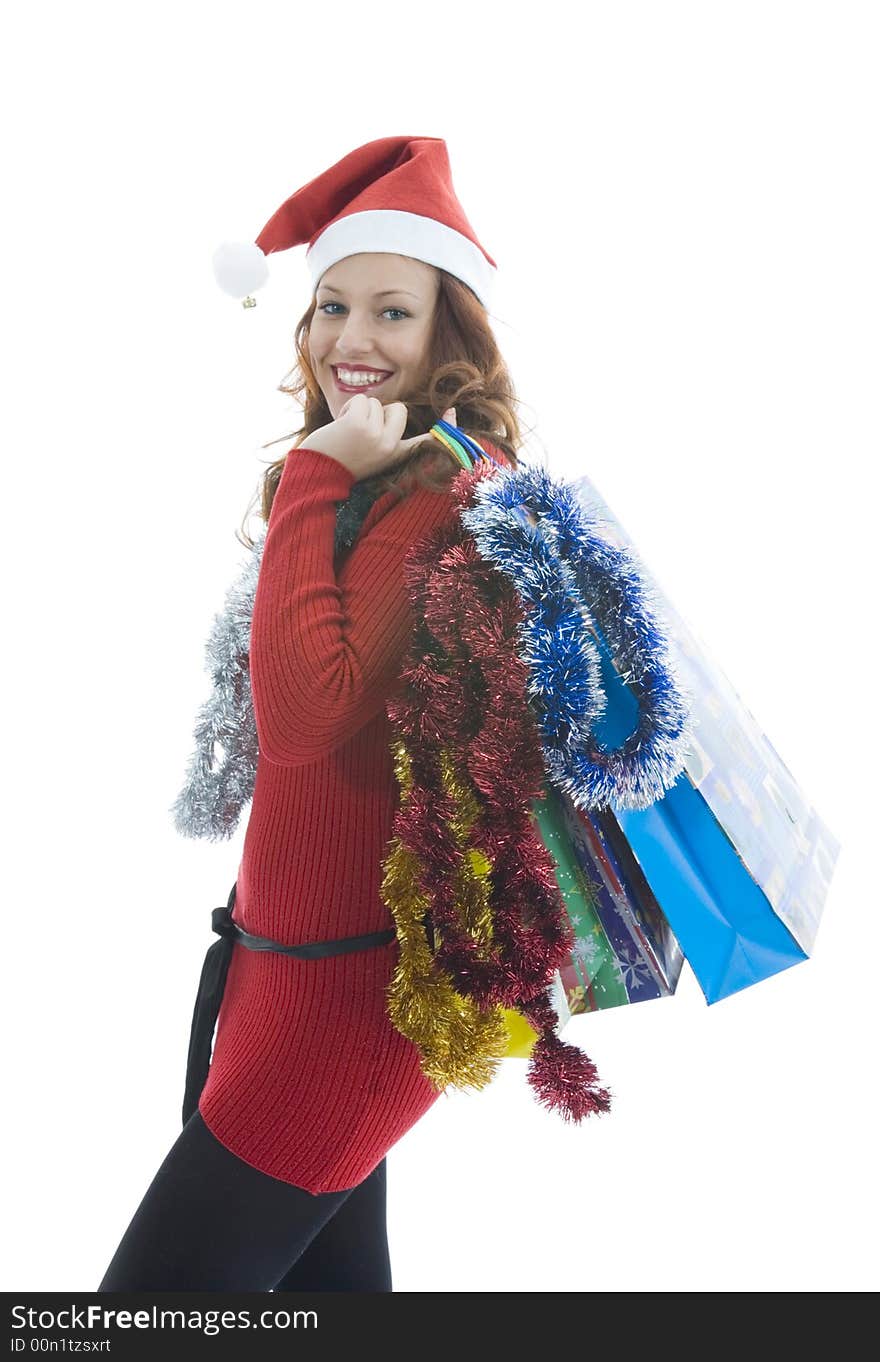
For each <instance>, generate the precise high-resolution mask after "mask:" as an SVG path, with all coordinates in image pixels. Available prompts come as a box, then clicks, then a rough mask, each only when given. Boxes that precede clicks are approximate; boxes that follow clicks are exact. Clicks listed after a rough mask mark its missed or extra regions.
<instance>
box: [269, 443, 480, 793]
mask: <svg viewBox="0 0 880 1362" xmlns="http://www.w3.org/2000/svg"><path fill="white" fill-rule="evenodd" d="M354 481H355V479H354V475H353V474H352V473H351V472H350V471H349V470H348V469H347V468H345V467H344V466H343V465H342V464H341V463H339V462H338V460H336V459H334V458H332V457H331V456H330V455H329V454H324V453H322V452H321V451H319V450H312V449H309V448H308V446H307V445H304V446H302V447H301V448H299V449H294V450H291V451H290V453H288V455H287V458H286V461H285V464H284V468H283V470H282V473H281V478H280V481H279V484H278V487H277V489H276V492H275V497H274V499H273V502H272V510H271V513H270V516H269V524H268V526H267V529H266V539H265V543H264V546H263V556H262V561H261V564H260V573H259V577H258V580H257V589H256V595H255V599H254V610H253V616H252V621H251V643H250V673H251V685H252V690H253V702H254V716H255V719H256V725H257V737H258V741H259V747H260V752H261V754H262V755H263V756H264V757H266V758H267V759H268V760H269V761H272V762H275V763H276V764H278V765H282V766H303V765H306V764H307V763H309V762H314V761H318V760H320V759H321V758H322V757H325V756H326V755H327V754H328V753H329V752H332V751H333V749H334V748H336V747H338V746H339V745H340V744H341V743H344V742H346V741H347V740H348V739H349V738H351V737H352V736H353V735H354V734H355V733H356V732H357V731H358V730H359V729H360V728H362V727H363V726H364V724H366V723H368V722H369V721H370V720H371V719H373V718H374V717H375V716H376V715H377V714H378V713H379V712H380V711H381V710H382V709H383V708H384V705H385V702H386V699H387V698H388V696H389V694H390V693H391V692H392V691H393V690H394V689H395V687H396V685H397V682H398V680H399V676H400V669H401V667H402V664H403V659H404V656H405V653H406V648H407V645H408V642H409V640H410V637H411V631H412V628H413V624H414V621H413V618H412V611H411V608H410V604H409V599H408V596H407V593H406V589H405V586H404V581H403V560H404V558H405V556H406V553H407V552H408V550H409V549H410V547H411V546H412V544H413V543H414V542H415V541H416V540H417V539H420V538H422V537H423V536H424V535H426V534H428V533H430V531H431V530H432V529H434V528H435V527H436V526H438V525H440V524H441V523H443V522H444V521H446V520H448V519H449V518H450V517H451V516H452V515H454V514H455V505H454V503H453V501H452V498H451V497H450V495H449V493H448V492H430V491H427V490H426V489H422V488H419V489H417V490H416V491H414V492H411V493H410V494H409V495H408V496H407V497H406V498H405V499H404V500H403V501H401V502H400V503H399V504H398V505H395V506H393V507H392V508H391V509H390V510H389V511H388V512H387V513H386V514H385V515H384V516H383V517H382V519H381V520H380V521H379V522H378V523H377V524H376V525H375V526H374V527H373V529H372V530H371V531H370V532H369V534H368V535H367V536H366V538H365V539H364V540H363V541H358V542H356V544H355V548H354V550H353V551H352V553H351V555H350V556H349V558H348V560H347V562H346V563H345V565H344V567H343V568H342V570H341V572H340V575H339V580H338V581H337V578H336V574H335V571H334V537H335V528H336V502H338V501H341V500H343V499H344V498H345V497H347V496H348V494H349V492H350V490H351V487H352V485H353V483H354Z"/></svg>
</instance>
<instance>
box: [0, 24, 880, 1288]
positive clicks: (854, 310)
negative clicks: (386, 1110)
mask: <svg viewBox="0 0 880 1362" xmlns="http://www.w3.org/2000/svg"><path fill="white" fill-rule="evenodd" d="M529 12H530V13H531V15H532V18H531V20H530V21H529V20H527V19H526V17H525V14H526V10H525V9H522V10H521V9H519V8H518V7H515V6H514V7H509V6H507V5H501V4H486V5H482V6H479V5H474V4H472V3H469V4H457V3H446V4H444V5H443V6H442V7H439V8H438V7H436V6H433V7H430V6H429V7H427V9H425V10H424V11H420V10H419V9H418V7H415V6H413V5H412V4H410V3H407V4H405V5H401V4H398V3H393V2H392V3H384V4H383V5H382V6H378V7H377V6H369V5H367V6H364V5H350V4H346V3H336V4H334V5H333V6H332V7H331V6H317V7H299V6H294V5H291V4H289V3H286V4H262V5H260V4H254V5H252V6H251V7H250V13H249V14H248V13H246V11H245V8H244V6H242V5H229V4H222V3H221V4H218V3H214V4H212V5H210V6H209V5H207V4H186V3H182V4H181V3H176V4H174V5H171V4H168V3H162V4H153V5H150V6H145V7H137V8H135V7H133V6H128V5H121V6H119V5H111V4H103V5H102V4H95V3H85V4H78V5H74V6H62V5H60V4H44V5H41V6H38V7H31V8H24V7H19V8H18V10H17V13H16V17H15V19H14V21H13V22H12V25H11V28H7V39H8V45H7V53H6V72H5V75H4V82H3V87H2V95H0V97H2V100H3V105H4V108H3V114H4V126H5V131H6V134H7V152H6V157H5V160H6V165H5V171H4V180H5V188H6V190H7V210H6V216H5V219H4V222H3V233H4V236H5V237H6V238H7V241H6V245H5V251H4V255H5V264H6V267H5V271H4V288H3V293H4V299H3V322H4V327H3V330H4V349H5V361H4V366H3V367H4V371H5V374H4V376H5V378H6V379H7V380H8V392H7V397H6V400H5V401H4V403H3V407H2V419H3V424H4V427H5V429H4V431H3V436H4V440H3V444H4V456H5V457H4V460H3V468H4V506H5V512H6V514H5V517H4V519H5V526H4V535H3V549H4V553H5V557H6V565H5V583H6V603H5V607H4V608H5V615H6V621H7V624H6V641H7V664H6V680H7V683H8V687H9V689H8V691H7V701H6V704H5V706H4V735H3V736H4V743H3V749H4V750H3V755H4V761H5V766H6V772H7V776H6V781H5V787H6V788H5V794H6V805H7V807H6V817H5V829H6V833H7V838H8V840H7V854H6V857H5V866H4V868H5V877H4V879H5V884H4V888H5V904H4V908H5V914H4V916H5V922H6V926H5V931H4V942H3V944H4V963H5V967H4V970H3V995H4V996H3V1002H4V1006H5V1008H6V1012H7V1017H6V1030H5V1047H4V1048H5V1054H6V1072H7V1082H6V1091H7V1097H8V1099H9V1102H8V1106H7V1116H6V1119H5V1122H4V1128H3V1142H4V1149H3V1165H4V1172H5V1174H6V1177H7V1186H6V1188H5V1191H4V1204H5V1208H6V1209H5V1216H4V1219H5V1225H6V1236H5V1237H6V1244H5V1254H6V1261H5V1264H4V1268H3V1286H4V1287H5V1288H6V1289H19V1290H32V1291H36V1290H62V1289H64V1290H75V1289H79V1290H81V1291H87V1290H93V1289H94V1287H95V1286H96V1285H97V1283H98V1281H99V1279H100V1278H101V1276H102V1274H103V1272H104V1269H105V1268H106V1266H107V1263H108V1262H109V1259H110V1257H111V1255H112V1253H113V1251H114V1249H115V1247H116V1244H117V1243H118V1240H119V1238H120V1236H121V1235H122V1232H123V1231H124V1229H125V1227H126V1225H127V1223H128V1221H129V1219H130V1217H131V1215H132V1214H133V1212H134V1210H135V1208H136V1206H137V1203H138V1202H139V1200H140V1198H141V1196H142V1195H143V1193H144V1191H145V1190H146V1188H147V1186H148V1184H149V1182H150V1180H151V1178H152V1176H153V1174H154V1172H155V1171H156V1169H157V1167H158V1165H159V1163H160V1162H161V1160H162V1158H163V1157H164V1155H165V1153H166V1152H167V1150H168V1148H169V1147H170V1145H171V1144H172V1142H173V1141H174V1140H175V1138H176V1137H177V1134H178V1131H179V1114H180V1103H181V1098H182V1091H183V1078H184V1067H185V1057H186V1046H187V1041H188V1036H189V1025H190V1020H191V1014H192V1006H193V1000H194V996H195V989H196V985H197V981H198V976H199V971H200V969H201V964H202V959H203V956H204V952H205V951H206V949H207V947H208V945H209V944H210V942H211V941H212V940H215V939H216V938H214V937H213V936H212V935H211V934H210V930H209V927H210V911H211V909H212V908H214V907H215V906H217V905H219V904H221V903H224V902H225V901H226V897H227V894H228V891H229V888H230V886H231V884H232V881H233V879H234V878H235V872H236V868H237V865H238V858H239V855H240V849H241V842H242V838H243V834H244V821H243V822H242V825H241V827H240V829H239V831H238V833H237V835H236V837H235V839H234V840H233V841H232V842H229V843H225V844H210V843H199V842H193V841H188V840H185V839H182V838H180V837H179V836H178V835H177V834H176V833H175V831H174V829H173V827H172V824H171V820H170V816H169V813H168V809H169V806H170V804H171V803H172V801H173V799H174V797H175V795H176V793H177V791H178V788H179V786H180V783H181V780H182V777H183V773H184V768H185V764H186V760H187V758H188V756H189V753H190V751H191V743H192V738H191V735H192V722H193V718H194V715H195V712H196V709H197V708H198V706H199V705H200V704H201V703H202V701H203V700H204V699H205V698H206V696H207V693H208V687H209V680H208V677H207V674H206V673H205V671H204V669H203V663H204V653H203V649H204V640H205V638H206V636H207V633H208V629H209V627H210V624H211V621H212V618H213V615H214V612H215V611H216V610H217V609H218V608H219V607H220V605H221V603H222V599H223V595H224V593H225V590H226V587H227V585H228V583H229V582H230V581H231V580H232V578H233V577H234V575H235V574H236V572H237V571H238V566H239V564H240V562H241V561H242V554H243V552H244V550H243V549H242V548H241V547H240V546H239V545H238V543H237V542H236V540H235V537H234V531H235V527H236V526H237V525H238V524H239V522H240V519H241V516H242V514H243V512H244V510H245V507H246V505H247V502H248V500H249V498H250V496H251V494H252V492H253V491H254V489H255V488H256V486H257V482H258V479H259V477H260V474H261V472H262V470H263V469H264V468H265V466H266V464H267V463H268V462H269V461H270V460H271V459H272V458H274V457H276V456H277V454H278V453H279V452H280V450H279V448H278V447H276V448H274V449H272V450H263V449H262V448H261V445H262V444H263V443H264V442H265V441H267V440H270V439H272V438H274V437H276V436H280V435H283V434H285V433H287V432H288V431H291V430H293V429H295V428H296V426H297V425H298V424H299V422H298V418H297V409H296V408H295V407H294V406H293V405H292V404H291V403H290V402H289V400H288V399H287V398H285V397H283V396H282V395H281V394H280V393H278V392H277V387H278V384H279V383H280V382H281V381H282V379H283V377H284V375H285V374H286V373H287V371H288V369H289V367H290V365H291V363H292V360H293V353H294V352H293V344H292V333H293V327H294V324H295V322H296V320H297V319H298V318H299V316H300V315H301V313H302V311H303V310H304V308H305V306H306V304H307V302H308V297H309V285H308V279H307V273H306V266H305V263H304V259H303V250H302V248H300V249H297V250H295V251H291V252H289V253H288V254H287V255H286V256H275V257H273V260H272V283H271V285H270V286H269V287H268V288H266V289H264V290H262V292H261V293H260V295H259V303H258V306H257V307H256V308H254V309H252V310H250V311H245V310H243V309H242V308H241V307H240V306H239V304H238V303H236V302H235V301H234V300H232V299H230V298H228V297H227V296H225V295H223V294H221V293H220V291H219V290H218V289H217V287H216V285H215V283H214V280H213V276H212V273H211V255H212V252H213V250H214V248H215V246H216V245H217V244H218V242H219V241H221V240H224V239H233V240H234V239H239V240H247V239H251V240H252V239H253V238H254V236H255V235H256V234H257V232H258V231H259V229H260V228H261V227H262V226H263V224H264V222H265V221H266V220H267V219H268V218H269V217H270V216H271V214H272V213H273V212H274V210H275V208H276V207H277V206H278V205H279V204H280V203H281V202H282V201H283V200H284V199H285V198H286V197H287V196H288V195H289V194H290V193H291V192H292V191H293V190H294V189H296V188H298V187H299V186H300V185H302V184H304V183H306V181H307V180H309V179H311V178H312V177H313V176H314V175H316V174H318V173H320V172H321V171H322V170H323V169H324V168H325V167H327V166H328V165H330V164H331V163H332V162H334V161H336V160H338V159H339V158H340V157H341V156H342V155H344V154H345V153H346V152H347V151H349V150H352V149H353V148H354V147H356V146H358V145H360V144H361V143H363V142H366V141H369V140H371V139H372V138H375V137H384V136H388V135H391V134H409V135H419V136H426V135H427V136H442V137H444V138H445V139H446V141H447V143H448V145H449V151H450V157H451V162H452V167H453V174H454V181H455V187H456V190H457V192H458V195H459V197H460V199H461V202H462V204H463V205H464V207H465V211H466V213H467V215H468V217H469V218H470V220H471V222H472V224H473V226H474V229H475V230H476V232H477V234H478V236H479V237H480V240H481V241H482V242H483V244H484V246H485V247H486V249H487V250H488V251H489V253H490V254H491V255H492V256H493V258H494V259H495V260H496V261H497V263H498V266H499V281H498V284H499V287H498V296H497V300H496V302H495V305H494V308H493V312H492V320H493V324H494V326H495V329H496V334H497V336H498V339H499V342H500V345H501V348H502V350H503V352H504V354H505V356H506V358H507V360H508V362H509V364H510V367H511V370H512V372H513V376H514V380H515V383H516V386H517V390H518V394H519V398H520V402H521V407H520V411H521V415H522V418H523V422H524V426H525V427H526V429H527V431H528V432H530V434H529V442H528V445H527V452H528V450H531V451H533V452H534V453H535V454H536V455H537V456H538V457H546V458H548V459H549V461H550V463H551V465H552V466H553V467H554V468H555V469H558V470H559V472H560V473H564V474H568V475H577V474H580V473H588V474H589V476H590V477H591V478H592V479H593V481H594V482H595V483H596V485H597V486H598V487H599V489H600V490H601V492H602V494H603V495H604V497H605V499H606V500H607V501H608V503H609V505H610V506H611V507H612V508H613V509H614V511H615V513H616V515H617V516H618V517H619V519H620V520H621V522H622V523H623V525H624V526H625V527H626V529H627V530H628V532H629V533H630V535H631V536H632V538H633V539H634V541H635V543H636V544H637V545H638V547H639V549H640V551H641V554H642V557H643V559H644V561H645V562H646V563H647V564H648V565H649V567H650V568H651V569H652V570H653V572H654V573H655V575H656V577H657V579H658V581H659V582H660V584H661V585H662V587H663V588H664V589H665V590H666V592H667V593H668V595H669V596H670V598H671V599H672V600H673V601H674V602H675V604H676V605H677V607H678V609H679V610H680V611H681V613H682V614H683V615H684V616H685V618H686V619H687V620H688V621H689V622H690V623H691V625H692V626H693V627H694V628H695V629H696V630H697V632H698V633H699V635H700V637H701V638H702V639H703V641H704V643H705V644H706V646H707V647H708V648H709V649H710V651H711V653H712V655H713V656H714V657H715V659H716V661H717V662H718V663H719V665H720V666H721V667H722V668H723V669H724V671H725V673H726V674H727V675H728V677H729V678H730V679H731V681H732V683H733V684H734V686H735V687H736V689H737V690H738V691H739V693H740V695H741V696H742V697H743V699H744V701H745V703H746V704H747V705H748V707H749V708H750V709H751V711H752V713H753V714H754V715H755V717H756V719H757V720H758V722H759V723H760V725H761V726H762V728H763V729H764V731H765V732H766V733H767V734H768V736H769V737H770V739H771V741H772V742H773V744H774V746H775V747H776V748H777V750H778V751H779V753H780V754H781V755H782V757H783V759H784V760H785V761H786V763H787V764H788V766H789V767H790V769H791V770H792V772H793V773H794V775H795V777H796V779H797V780H798V782H799V784H800V785H801V787H802V789H803V790H804V792H805V793H806V795H807V797H808V798H809V799H810V800H811V801H812V802H813V803H814V804H815V805H816V807H817V808H818V810H819V812H820V814H821V816H822V818H823V819H824V821H825V822H826V823H827V825H828V826H829V827H830V829H831V830H832V831H833V833H834V834H835V835H836V836H837V837H838V838H839V839H840V840H841V842H842V844H843V848H842V851H841V855H840V859H839V862H838V867H837V871H836V874H835V878H834V881H833V885H832V891H831V895H830V898H829V901H828V904H827V909H826V913H825V917H824V919H823V923H822V927H821V930H820V933H819V938H818V942H817V947H816V951H815V955H814V957H813V958H812V959H811V960H810V961H809V962H807V963H805V964H802V965H799V966H798V967H797V968H796V969H793V970H789V971H787V972H786V973H785V974H783V975H780V976H778V977H776V978H775V979H772V980H769V981H766V982H765V983H763V984H761V985H759V986H757V987H755V988H752V989H749V990H747V991H746V992H745V993H742V994H738V995H736V996H734V997H732V998H730V999H728V1000H726V1001H724V1002H722V1003H719V1004H716V1005H714V1006H712V1007H707V1005H706V1004H705V1002H704V1001H703V998H702V995H701V994H700V992H699V989H698V988H697V986H696V983H695V981H694V980H693V977H692V976H691V975H690V974H689V973H686V975H685V977H684V978H683V980H682V983H681V986H680V988H679V992H678V995H677V996H676V997H675V998H674V999H671V1000H664V1001H662V1002H655V1003H647V1004H644V1005H643V1006H641V1007H630V1008H618V1009H616V1010H614V1011H611V1012H606V1013H602V1014H599V1015H595V1016H590V1017H580V1018H577V1019H575V1020H574V1021H573V1022H572V1023H571V1025H570V1029H568V1030H567V1031H566V1038H571V1039H573V1040H575V1041H576V1042H577V1043H579V1044H581V1045H583V1046H584V1048H586V1049H587V1050H588V1052H589V1053H590V1054H591V1055H592V1057H593V1058H594V1059H595V1061H596V1063H597V1064H598V1067H599V1070H600V1073H601V1075H602V1078H603V1080H604V1081H605V1082H606V1083H607V1084H608V1085H609V1086H610V1087H611V1088H612V1089H613V1091H614V1094H615V1105H614V1109H613V1113H612V1114H610V1115H609V1116H607V1117H603V1118H601V1119H597V1120H592V1121H588V1122H586V1123H584V1124H583V1125H581V1126H579V1127H566V1126H565V1125H564V1123H563V1122H562V1120H561V1119H560V1118H559V1117H557V1116H555V1115H552V1114H550V1113H546V1112H545V1111H544V1110H543V1109H542V1108H541V1107H539V1105H538V1104H537V1102H536V1101H535V1100H533V1098H532V1096H531V1091H530V1089H529V1088H528V1087H527V1086H526V1082H525V1064H524V1063H523V1062H522V1061H515V1060H511V1061H508V1062H507V1063H506V1064H505V1065H504V1066H503V1068H502V1072H501V1074H500V1076H499V1077H498V1078H497V1079H496V1080H495V1082H494V1083H493V1084H492V1085H491V1087H490V1088H488V1089H486V1090H485V1091H484V1092H482V1093H480V1094H450V1095H447V1096H445V1097H443V1098H441V1099H440V1101H438V1102H437V1103H436V1104H435V1107H434V1108H433V1109H432V1111H431V1112H430V1113H429V1115H428V1116H427V1117H425V1119H424V1120H423V1121H422V1122H420V1123H419V1124H418V1125H417V1126H416V1127H415V1128H414V1129H413V1130H412V1131H411V1132H410V1133H409V1134H408V1136H407V1137H406V1138H405V1139H404V1140H403V1141H401V1142H400V1143H399V1144H398V1145H397V1146H396V1147H395V1148H394V1149H393V1150H392V1151H391V1153H390V1156H389V1232H390V1240H391V1251H392V1260H393V1268H394V1278H395V1290H397V1291H408V1290H410V1291H412V1290H431V1291H449V1290H464V1291H491V1290H501V1291H508V1290H517V1291H525V1290H529V1291H532V1290H533V1291H552V1290H563V1291H596V1290H603V1291H620V1292H626V1291H736V1292H745V1291H856V1290H862V1291H864V1290H868V1289H873V1288H874V1287H876V1285H877V1277H876V1272H875V1266H874V1265H873V1264H872V1263H871V1252H872V1246H873V1242H874V1239H875V1235H874V1233H873V1225H874V1222H875V1220H876V1216H877V1211H878V1206H877V1181H876V1175H875V1171H874V1163H875V1159H874V1155H875V1153H876V1142H877V1124H876V1117H877V1108H876V1099H875V1095H874V1091H875V1088H876V1081H877V1064H876V1039H877V1023H876V1013H877V1005H876V992H877V986H876V980H877V973H878V960H877V957H878V928H877V900H878V895H877V885H876V877H875V876H874V875H873V874H872V872H871V865H872V862H873V860H874V858H875V856H876V850H877V840H878V827H880V813H878V808H877V799H876V793H875V790H876V784H875V779H874V773H875V770H876V765H877V759H878V750H877V743H876V727H877V703H876V692H877V666H876V664H877V650H876V641H875V630H876V586H877V578H876V551H875V546H876V541H877V530H876V505H877V502H876V483H875V482H874V474H875V465H876V462H877V454H878V342H877V317H878V306H880V289H878V252H877V242H878V240H880V221H878V218H880V213H878V190H877V152H878V147H877V128H878V113H880V110H878V107H877V105H878V98H877V81H876V72H877V64H878V57H880V53H878V41H877V37H878V34H877V10H876V6H873V5H871V4H855V3H845V2H843V3H842V2H841V0H835V3H833V4H832V3H825V4H815V3H804V0H800V3H797V4H795V3H791V4H787V3H775V2H774V0H760V2H759V3H753V2H751V0H737V3H729V4H728V3H723V4H719V3H708V4H706V3H689V4H688V3H662V4H625V3H621V4H615V5H612V6H609V5H599V4H586V5H583V6H581V7H579V9H577V8H572V7H571V6H569V5H563V4H560V3H549V4H548V3H545V4H542V5H540V6H539V7H537V9H535V10H532V9H531V7H530V10H529ZM535 16H540V18H539V21H538V22H537V23H536V21H535ZM10 139H11V140H10ZM10 191H11V193H10ZM284 447H285V446H281V447H280V449H283V448H284Z"/></svg>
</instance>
